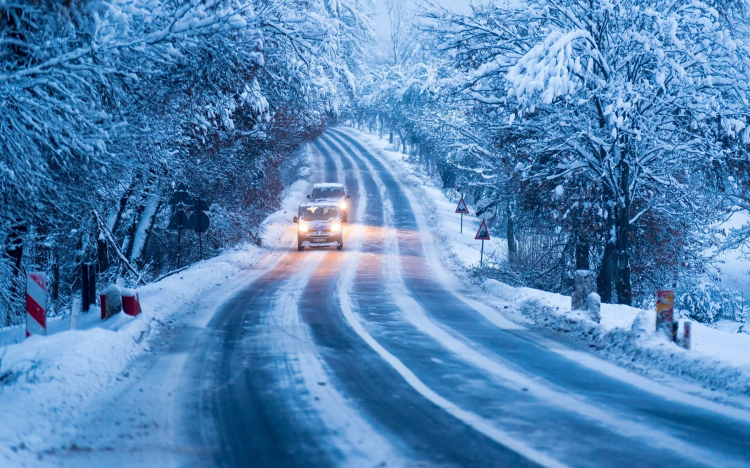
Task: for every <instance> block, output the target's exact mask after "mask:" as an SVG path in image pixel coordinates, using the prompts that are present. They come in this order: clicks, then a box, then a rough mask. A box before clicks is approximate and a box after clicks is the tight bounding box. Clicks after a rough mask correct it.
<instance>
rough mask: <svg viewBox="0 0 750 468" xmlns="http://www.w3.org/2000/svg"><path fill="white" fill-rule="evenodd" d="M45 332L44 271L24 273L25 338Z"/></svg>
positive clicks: (45, 286)
mask: <svg viewBox="0 0 750 468" xmlns="http://www.w3.org/2000/svg"><path fill="white" fill-rule="evenodd" d="M46 334H47V278H46V276H45V275H44V273H28V274H27V275H26V338H28V337H30V336H31V335H42V336H44V335H46Z"/></svg>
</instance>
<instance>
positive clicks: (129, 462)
mask: <svg viewBox="0 0 750 468" xmlns="http://www.w3.org/2000/svg"><path fill="white" fill-rule="evenodd" d="M313 149H314V152H315V154H316V155H317V160H318V161H319V170H318V171H317V175H316V178H317V179H318V181H327V182H337V181H341V182H344V183H345V184H346V186H347V189H348V190H349V192H350V193H351V194H352V203H351V205H352V206H351V208H350V214H349V221H350V222H349V223H348V224H347V225H346V228H345V246H346V247H345V249H344V250H343V251H341V252H338V251H336V250H335V249H327V250H317V251H316V250H313V251H310V250H305V251H304V252H298V251H297V250H296V243H295V233H294V227H293V226H291V225H290V227H289V229H288V230H287V231H286V233H285V234H284V237H283V238H282V241H281V242H280V243H279V244H278V246H277V247H276V248H275V249H273V250H272V251H271V252H270V253H269V254H268V255H267V257H266V258H265V259H264V260H263V261H261V262H260V263H259V264H258V265H256V266H255V267H254V268H253V269H252V270H251V271H249V272H248V273H247V274H246V275H244V276H242V277H241V278H237V279H235V280H234V281H231V282H229V283H227V285H225V286H223V289H221V290H219V291H216V292H214V293H213V294H212V295H209V296H207V297H206V298H204V299H203V300H202V301H201V302H200V303H199V304H197V305H195V308H196V309H195V310H194V311H192V313H190V314H182V315H180V317H182V318H177V319H175V323H173V324H171V325H170V326H169V327H167V330H168V332H165V333H163V335H162V337H160V339H161V343H160V344H159V345H158V346H155V347H153V348H152V350H151V352H150V353H148V354H146V355H144V356H143V357H141V358H139V359H137V360H135V361H134V362H133V363H132V364H131V368H132V369H131V370H130V371H129V374H128V378H127V379H125V380H124V381H123V382H122V383H118V384H117V385H115V386H114V388H112V389H111V390H109V391H108V392H107V393H106V394H104V395H101V397H100V398H99V399H98V400H97V402H96V404H95V405H92V407H91V408H90V409H89V413H88V417H89V418H90V420H88V421H85V422H79V423H78V424H77V427H78V428H79V429H78V431H77V435H76V436H75V437H77V439H76V444H75V447H76V448H74V449H71V450H66V451H64V452H59V453H55V452H53V453H47V454H44V457H43V460H44V463H45V464H47V463H48V464H50V465H64V466H85V465H89V466H111V467H114V466H134V465H140V466H158V467H160V468H164V467H168V466H259V467H286V466H300V467H307V466H316V467H322V466H352V467H367V466H372V467H375V466H425V467H443V466H466V467H495V466H514V467H515V466H530V465H542V466H597V467H599V466H681V467H686V466H721V467H729V466H750V413H748V412H745V411H743V410H739V409H735V408H729V407H725V406H721V405H719V404H716V403H713V402H710V401H707V400H702V399H699V398H697V397H694V396H690V395H687V394H683V393H680V392H678V391H676V390H674V389H670V388H667V387H664V386H661V385H659V384H656V383H653V382H650V381H648V380H646V379H644V378H643V377H640V376H636V375H634V374H632V373H630V372H628V371H625V370H622V369H620V368H618V367H616V366H614V365H613V364H610V363H607V362H604V361H601V360H599V359H597V358H595V357H593V356H591V355H590V354H588V353H586V352H584V351H581V350H579V349H572V348H570V345H566V344H563V343H560V342H558V341H556V340H555V339H554V338H551V337H550V336H549V335H546V334H543V333H541V332H537V331H533V330H528V329H525V328H522V327H519V326H518V325H516V324H514V323H512V322H510V321H508V320H507V319H506V318H505V317H504V316H503V315H502V314H501V313H500V312H498V311H497V310H495V309H494V308H492V307H489V306H488V305H486V304H483V303H482V302H481V301H480V300H479V299H480V298H478V297H474V296H475V295H476V291H475V290H474V289H472V287H471V286H470V285H464V284H462V283H461V282H460V281H459V280H458V279H456V278H454V277H453V276H452V275H451V273H449V272H448V270H447V269H446V268H445V267H444V266H443V265H441V264H440V260H439V258H440V255H439V252H438V249H439V246H438V245H437V244H436V242H435V241H434V239H433V238H432V235H431V233H430V231H429V229H428V228H427V227H426V226H427V222H426V218H425V213H424V212H423V208H422V207H421V206H420V204H419V203H418V202H417V201H416V199H415V197H414V194H413V193H411V192H410V189H409V188H408V187H407V186H406V185H405V184H404V183H403V182H402V181H401V180H400V179H399V177H398V175H397V174H396V173H395V172H393V171H392V170H391V168H390V167H389V165H388V164H387V162H386V161H384V160H383V159H381V158H380V156H378V155H377V153H376V152H374V151H372V150H371V148H369V147H368V146H367V143H366V139H365V138H362V137H361V135H360V134H358V132H356V131H354V130H351V129H334V130H331V131H329V132H328V133H327V134H326V135H324V136H323V137H322V138H321V139H320V140H319V141H317V142H315V144H314V145H313ZM290 221H291V215H290ZM40 460H41V458H40Z"/></svg>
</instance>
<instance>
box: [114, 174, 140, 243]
mask: <svg viewBox="0 0 750 468" xmlns="http://www.w3.org/2000/svg"><path fill="white" fill-rule="evenodd" d="M140 179H141V173H140V171H138V172H136V173H135V176H134V177H133V180H132V181H131V182H130V186H129V187H128V188H127V190H125V192H124V193H123V194H122V196H121V197H120V206H119V207H118V209H117V215H115V220H114V222H113V223H112V225H110V226H109V230H110V231H112V235H114V236H117V230H118V229H119V228H120V224H121V222H122V216H123V214H125V208H127V206H128V200H130V197H131V196H132V195H133V192H134V191H135V187H136V185H137V184H138V181H140Z"/></svg>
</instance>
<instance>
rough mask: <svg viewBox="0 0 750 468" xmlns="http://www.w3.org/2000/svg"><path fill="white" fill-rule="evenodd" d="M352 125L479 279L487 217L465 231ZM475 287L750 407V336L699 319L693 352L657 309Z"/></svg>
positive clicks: (541, 325) (385, 150) (507, 310)
mask: <svg viewBox="0 0 750 468" xmlns="http://www.w3.org/2000/svg"><path fill="white" fill-rule="evenodd" d="M347 130H348V131H349V132H351V133H355V132H356V133H357V135H358V136H361V138H362V139H363V140H365V141H366V142H367V143H369V146H370V147H371V148H373V149H374V150H375V151H376V152H377V154H378V155H379V156H380V157H381V158H382V159H384V160H385V161H387V162H388V163H389V166H390V167H391V168H393V169H394V171H395V172H396V173H397V175H398V176H399V177H400V179H401V182H402V183H403V184H404V185H405V186H406V187H408V188H409V189H410V190H411V191H412V192H413V193H414V195H415V196H416V198H417V200H418V201H419V203H420V204H421V205H422V207H423V209H424V212H425V214H426V215H427V216H426V217H427V222H428V224H429V226H430V229H431V230H432V234H433V237H434V238H435V240H436V242H437V243H438V245H439V246H440V247H441V248H440V249H439V250H440V252H439V253H440V255H441V256H442V261H443V263H444V264H446V265H447V266H448V268H449V269H450V270H451V271H452V272H453V273H454V274H455V275H457V276H459V277H460V278H461V279H463V280H464V281H463V282H464V283H465V284H467V285H469V284H470V283H472V282H473V280H474V279H473V278H470V277H469V275H468V272H469V270H470V269H471V267H473V266H476V265H477V264H478V263H479V256H480V246H481V242H479V241H475V240H474V235H475V233H476V230H477V228H478V226H479V223H480V222H481V220H479V219H478V218H475V217H473V216H469V215H465V216H464V220H463V222H464V224H463V233H460V215H458V214H455V209H456V205H457V203H458V199H456V200H449V199H448V198H447V197H446V196H445V194H444V193H443V191H442V190H441V189H439V188H438V187H437V185H436V183H435V181H433V180H432V179H431V178H430V177H429V176H427V175H426V174H425V173H424V172H423V171H422V170H421V169H420V168H419V167H417V166H415V165H414V164H412V163H410V162H409V161H408V157H407V156H406V155H404V154H402V153H399V152H395V151H392V150H391V149H390V145H389V144H388V143H387V141H384V140H380V139H378V138H377V136H374V135H371V134H367V133H363V132H360V131H357V130H353V129H347ZM470 210H471V208H470ZM484 249H485V251H484V254H485V256H486V255H495V254H500V253H502V252H503V251H504V250H505V240H504V239H499V238H493V239H492V240H490V241H486V242H485V246H484ZM471 287H475V286H471ZM476 288H478V289H479V290H481V292H482V293H484V294H482V296H483V299H484V300H485V302H488V303H489V304H491V305H493V306H494V307H495V308H497V309H499V310H501V311H502V312H503V313H504V314H505V315H506V316H507V317H508V318H510V319H512V320H514V321H516V322H518V323H521V324H523V325H526V326H530V327H532V328H538V329H543V330H551V331H553V332H555V333H557V334H560V335H564V336H566V337H567V338H569V339H572V340H574V341H576V342H578V343H581V344H583V345H587V346H588V347H589V349H591V350H592V351H593V352H595V353H596V354H597V355H599V356H600V357H605V358H607V359H609V360H612V361H614V362H616V363H618V364H621V365H623V366H625V367H628V368H630V369H633V370H636V371H638V372H640V373H642V374H645V375H647V376H649V377H651V378H654V379H657V380H660V381H663V382H664V383H667V384H672V385H679V386H680V387H682V388H683V389H687V388H685V385H684V384H685V383H686V381H687V382H690V383H693V384H696V385H693V386H691V387H694V388H690V389H687V390H689V391H691V392H692V393H699V394H701V395H703V396H707V397H711V398H714V399H720V400H725V401H728V402H732V403H735V404H740V405H742V406H746V407H750V402H748V401H747V399H746V398H744V397H746V396H749V395H750V335H747V334H737V333H727V332H725V331H722V330H717V329H714V328H710V327H707V326H705V325H702V324H700V323H695V322H694V323H693V326H692V334H693V348H692V349H691V350H689V351H688V350H685V349H683V348H681V347H679V346H677V345H676V344H674V343H670V342H669V341H667V340H666V338H664V337H662V336H661V335H659V334H656V333H654V332H653V330H654V328H655V312H654V311H649V310H641V309H637V308H634V307H628V306H623V305H617V304H602V310H601V316H602V318H601V322H600V323H598V324H597V323H595V322H593V321H592V320H590V319H589V318H588V317H587V316H586V315H585V314H584V313H583V312H579V311H572V310H571V308H570V297H568V296H562V295H560V294H555V293H549V292H545V291H540V290H536V289H530V288H516V287H512V286H509V285H507V284H504V283H501V282H499V281H496V280H492V279H487V280H485V281H483V282H482V283H481V284H480V285H478V286H476ZM679 333H680V334H681V333H682V323H681V324H680V332H679ZM735 396H739V397H742V398H740V399H738V398H735Z"/></svg>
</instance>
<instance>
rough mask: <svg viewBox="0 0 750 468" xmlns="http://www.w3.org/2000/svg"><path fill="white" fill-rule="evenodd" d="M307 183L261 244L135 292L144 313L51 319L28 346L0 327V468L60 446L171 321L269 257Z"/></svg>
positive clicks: (294, 189) (270, 223)
mask: <svg viewBox="0 0 750 468" xmlns="http://www.w3.org/2000/svg"><path fill="white" fill-rule="evenodd" d="M307 188H308V182H306V181H297V182H296V183H294V184H293V185H292V186H290V187H289V188H288V189H287V192H286V194H285V197H284V201H283V203H282V207H281V209H280V210H279V211H277V212H275V213H273V214H271V215H270V216H268V218H267V219H266V220H265V221H264V223H263V226H264V228H265V229H264V235H263V246H262V247H258V246H255V245H245V246H243V247H240V248H237V249H233V250H229V251H226V252H224V253H222V254H221V255H219V256H217V257H215V258H212V259H209V260H205V261H202V262H199V263H197V264H195V265H193V266H191V267H190V268H188V269H186V270H184V271H181V272H179V273H176V274H174V275H172V276H169V277H167V278H164V279H163V280H161V281H158V282H156V283H152V284H149V285H147V286H144V287H141V288H138V293H139V296H140V299H141V303H142V308H143V313H142V314H141V315H140V316H138V317H129V316H126V315H124V314H122V313H120V314H118V315H117V316H115V317H113V318H111V319H109V320H107V321H105V322H101V321H100V320H99V311H98V309H97V310H94V311H91V312H88V313H87V314H83V313H82V314H81V316H80V318H79V323H78V324H79V329H78V330H74V331H69V330H68V329H69V326H70V321H69V317H68V316H66V317H63V318H55V319H54V320H50V321H49V325H48V332H49V335H48V336H46V337H40V336H36V337H32V338H30V339H28V340H24V339H23V336H24V334H25V330H24V329H23V328H17V327H16V328H8V329H0V415H1V416H0V417H1V418H2V423H1V424H0V466H24V465H25V462H24V458H27V457H28V456H29V454H30V453H39V450H38V449H41V450H44V449H45V448H47V447H53V446H60V444H62V443H65V442H66V440H67V439H66V437H65V436H66V431H67V429H68V427H69V426H71V425H72V422H73V421H75V420H77V419H78V418H79V416H80V413H81V411H83V409H84V407H85V404H86V403H87V402H89V401H90V400H91V399H92V397H93V396H95V395H97V394H98V393H100V392H101V391H103V390H105V389H106V388H107V387H108V386H110V385H111V384H112V382H113V381H114V379H116V378H117V376H118V374H120V373H121V372H123V371H124V370H125V368H126V366H127V365H128V364H129V363H130V362H131V361H132V360H133V359H134V358H135V357H137V356H138V355H139V354H140V353H143V352H144V351H146V350H148V348H149V342H150V341H151V340H152V339H154V338H155V337H157V336H158V335H159V333H160V325H161V324H162V323H164V321H165V320H166V319H167V318H168V317H169V316H171V315H173V314H175V313H178V312H180V311H183V310H185V309H186V308H188V307H190V305H191V304H192V303H193V302H195V300H196V298H198V297H200V296H201V295H205V294H209V293H211V292H213V291H215V290H217V289H219V288H220V287H221V286H222V285H223V284H225V283H226V282H227V281H228V280H229V279H230V278H232V277H233V276H234V275H236V274H237V273H240V272H242V271H244V270H246V269H248V268H249V267H251V266H252V265H254V264H255V263H257V262H258V261H259V260H260V259H261V258H262V257H264V256H265V255H266V254H267V253H268V251H269V248H270V247H273V246H274V245H275V244H276V243H277V242H278V241H279V239H280V238H281V237H282V235H283V234H284V232H285V230H286V229H287V228H288V226H289V222H290V220H291V217H292V216H293V214H294V213H295V212H296V209H297V206H298V205H299V203H300V202H301V201H302V200H303V199H304V198H305V194H306V191H307Z"/></svg>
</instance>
